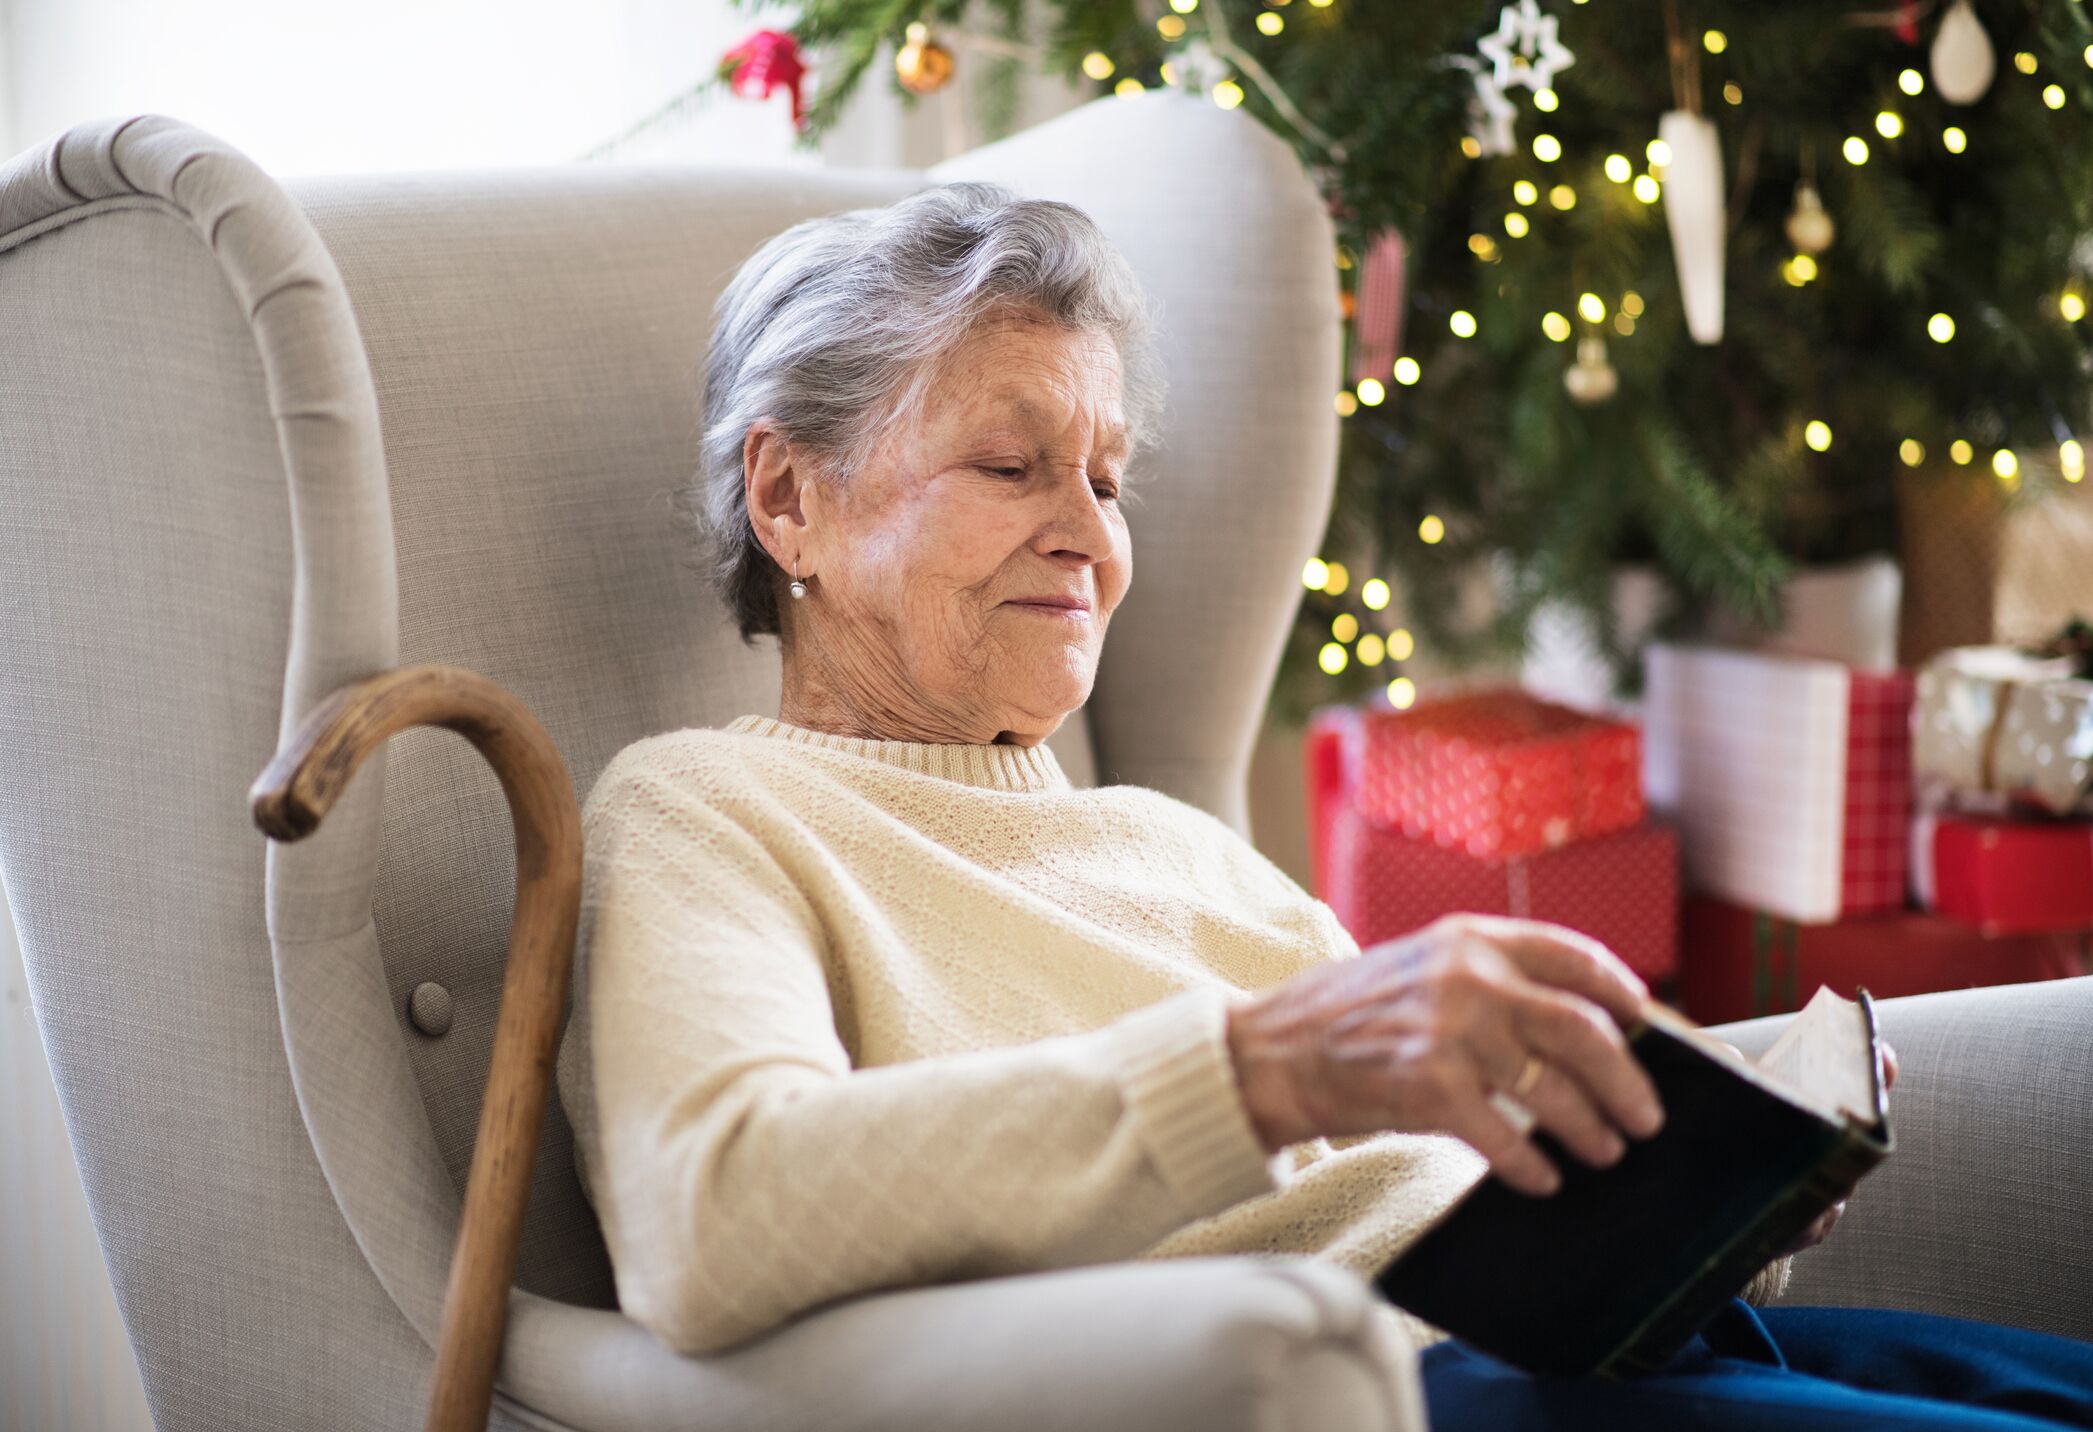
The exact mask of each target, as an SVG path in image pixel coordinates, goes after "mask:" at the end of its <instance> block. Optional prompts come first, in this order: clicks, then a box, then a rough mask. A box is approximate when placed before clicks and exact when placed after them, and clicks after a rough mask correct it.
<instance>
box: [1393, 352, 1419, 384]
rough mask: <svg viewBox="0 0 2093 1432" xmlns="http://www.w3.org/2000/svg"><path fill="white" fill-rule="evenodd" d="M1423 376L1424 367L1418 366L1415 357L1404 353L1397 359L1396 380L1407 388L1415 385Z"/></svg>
mask: <svg viewBox="0 0 2093 1432" xmlns="http://www.w3.org/2000/svg"><path fill="white" fill-rule="evenodd" d="M1423 376H1424V369H1422V368H1420V367H1418V366H1417V360H1416V359H1415V358H1412V357H1410V356H1409V355H1408V354H1404V355H1403V356H1402V357H1400V358H1398V359H1396V360H1395V381H1396V382H1398V383H1400V384H1402V385H1403V386H1404V387H1405V388H1412V387H1415V386H1416V385H1417V380H1418V379H1419V378H1422V377H1423Z"/></svg>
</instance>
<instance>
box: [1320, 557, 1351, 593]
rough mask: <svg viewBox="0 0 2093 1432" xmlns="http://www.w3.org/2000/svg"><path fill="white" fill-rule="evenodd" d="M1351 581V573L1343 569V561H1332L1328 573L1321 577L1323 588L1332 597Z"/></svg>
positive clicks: (1341, 591)
mask: <svg viewBox="0 0 2093 1432" xmlns="http://www.w3.org/2000/svg"><path fill="white" fill-rule="evenodd" d="M1351 581H1352V574H1351V573H1350V572H1348V571H1346V570H1345V565H1344V563H1342V562H1332V563H1331V564H1330V571H1329V575H1327V576H1325V577H1324V578H1323V590H1324V591H1325V592H1328V593H1329V594H1330V595H1331V596H1333V597H1335V596H1339V595H1341V594H1342V593H1343V592H1344V589H1345V588H1346V587H1347V586H1349V585H1350V584H1351Z"/></svg>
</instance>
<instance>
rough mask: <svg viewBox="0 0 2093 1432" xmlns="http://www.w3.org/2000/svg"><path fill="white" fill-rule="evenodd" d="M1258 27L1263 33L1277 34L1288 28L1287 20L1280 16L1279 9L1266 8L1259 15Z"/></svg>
mask: <svg viewBox="0 0 2093 1432" xmlns="http://www.w3.org/2000/svg"><path fill="white" fill-rule="evenodd" d="M1257 28H1258V31H1259V32H1260V33H1261V34H1266V35H1276V34H1278V33H1279V32H1280V31H1281V30H1284V29H1285V28H1286V21H1284V20H1282V19H1280V18H1279V12H1278V11H1277V10H1265V11H1262V12H1260V13H1259V15H1258V17H1257Z"/></svg>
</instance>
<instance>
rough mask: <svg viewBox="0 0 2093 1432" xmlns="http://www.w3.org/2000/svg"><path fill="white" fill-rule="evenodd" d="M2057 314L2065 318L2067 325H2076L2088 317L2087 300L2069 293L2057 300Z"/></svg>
mask: <svg viewBox="0 0 2093 1432" xmlns="http://www.w3.org/2000/svg"><path fill="white" fill-rule="evenodd" d="M2057 312H2058V313H2060V314H2062V315H2063V316H2064V321H2065V322H2066V323H2076V322H2078V321H2079V320H2080V319H2081V318H2084V317H2085V316H2086V300H2085V299H2083V298H2081V297H2079V295H2078V294H2077V293H2074V292H2069V291H2067V292H2065V293H2064V294H2063V295H2062V296H2061V297H2059V298H2058V299H2057Z"/></svg>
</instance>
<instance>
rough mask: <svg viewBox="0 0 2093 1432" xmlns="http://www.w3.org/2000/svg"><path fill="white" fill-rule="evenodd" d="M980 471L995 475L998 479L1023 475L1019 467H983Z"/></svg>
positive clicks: (1023, 472) (1022, 470)
mask: <svg viewBox="0 0 2093 1432" xmlns="http://www.w3.org/2000/svg"><path fill="white" fill-rule="evenodd" d="M982 471H983V472H992V473H995V474H996V475H997V476H998V477H1023V476H1024V475H1025V470H1024V469H1023V468H1021V467H984V468H982Z"/></svg>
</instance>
